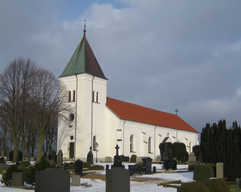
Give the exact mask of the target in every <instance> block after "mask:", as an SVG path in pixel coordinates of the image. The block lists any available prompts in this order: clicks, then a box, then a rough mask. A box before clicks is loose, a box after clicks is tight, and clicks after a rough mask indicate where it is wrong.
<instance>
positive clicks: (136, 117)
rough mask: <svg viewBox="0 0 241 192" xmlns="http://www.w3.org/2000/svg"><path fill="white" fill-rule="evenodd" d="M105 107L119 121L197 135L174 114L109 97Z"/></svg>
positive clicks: (195, 131)
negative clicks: (119, 119) (123, 120)
mask: <svg viewBox="0 0 241 192" xmlns="http://www.w3.org/2000/svg"><path fill="white" fill-rule="evenodd" d="M107 106H108V107H109V109H111V110H112V111H113V112H114V113H115V114H116V115H117V116H118V117H119V118H121V119H125V120H130V121H136V122H140V123H146V124H151V125H156V126H162V127H168V128H173V129H179V130H183V131H190V132H194V133H198V131H197V130H195V129H194V128H193V127H191V126H190V125H189V124H187V123H186V122H185V121H184V120H182V119H181V118H180V117H179V116H178V115H175V114H171V113H166V112H162V111H158V110H154V109H150V108H147V107H143V106H139V105H135V104H132V103H127V102H124V101H120V100H117V99H112V98H109V97H107Z"/></svg>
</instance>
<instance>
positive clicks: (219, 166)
mask: <svg viewBox="0 0 241 192" xmlns="http://www.w3.org/2000/svg"><path fill="white" fill-rule="evenodd" d="M216 177H217V178H223V163H216Z"/></svg>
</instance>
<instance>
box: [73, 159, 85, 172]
mask: <svg viewBox="0 0 241 192" xmlns="http://www.w3.org/2000/svg"><path fill="white" fill-rule="evenodd" d="M82 173H83V161H81V160H80V159H78V160H77V161H75V175H82Z"/></svg>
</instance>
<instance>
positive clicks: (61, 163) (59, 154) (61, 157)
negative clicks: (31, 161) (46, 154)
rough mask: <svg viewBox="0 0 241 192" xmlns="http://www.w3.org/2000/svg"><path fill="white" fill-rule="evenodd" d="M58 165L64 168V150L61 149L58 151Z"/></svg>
mask: <svg viewBox="0 0 241 192" xmlns="http://www.w3.org/2000/svg"><path fill="white" fill-rule="evenodd" d="M57 165H58V167H59V168H63V152H62V150H61V149H60V150H59V152H58V157H57Z"/></svg>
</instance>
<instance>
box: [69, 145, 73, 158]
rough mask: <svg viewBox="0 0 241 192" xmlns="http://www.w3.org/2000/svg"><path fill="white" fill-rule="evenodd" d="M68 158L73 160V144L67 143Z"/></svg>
mask: <svg viewBox="0 0 241 192" xmlns="http://www.w3.org/2000/svg"><path fill="white" fill-rule="evenodd" d="M69 158H74V142H70V143H69Z"/></svg>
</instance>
